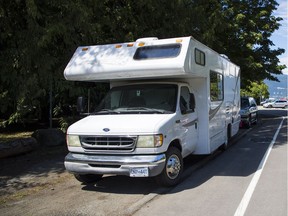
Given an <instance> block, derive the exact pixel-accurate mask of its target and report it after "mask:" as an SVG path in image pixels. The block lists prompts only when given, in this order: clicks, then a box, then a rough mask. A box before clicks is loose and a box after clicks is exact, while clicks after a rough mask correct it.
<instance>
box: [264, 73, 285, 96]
mask: <svg viewBox="0 0 288 216" xmlns="http://www.w3.org/2000/svg"><path fill="white" fill-rule="evenodd" d="M276 77H277V78H278V79H279V81H280V82H275V81H270V80H264V83H265V84H266V85H268V87H269V93H270V98H276V99H278V98H288V75H284V74H283V75H277V76H276Z"/></svg>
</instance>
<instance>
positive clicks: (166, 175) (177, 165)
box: [155, 146, 183, 187]
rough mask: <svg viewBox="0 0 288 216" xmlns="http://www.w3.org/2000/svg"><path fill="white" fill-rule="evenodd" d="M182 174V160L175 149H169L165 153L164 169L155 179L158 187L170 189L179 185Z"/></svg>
mask: <svg viewBox="0 0 288 216" xmlns="http://www.w3.org/2000/svg"><path fill="white" fill-rule="evenodd" d="M182 172H183V158H182V155H181V152H180V150H179V149H178V148H176V147H173V146H172V147H170V148H169V149H168V150H167V152H166V162H165V167H164V169H163V171H162V172H161V174H160V175H158V176H156V177H155V180H156V182H157V183H158V184H159V185H160V186H165V187H171V186H174V185H176V184H178V183H179V181H180V179H181V174H182Z"/></svg>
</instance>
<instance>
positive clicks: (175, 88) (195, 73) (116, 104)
mask: <svg viewBox="0 0 288 216" xmlns="http://www.w3.org/2000/svg"><path fill="white" fill-rule="evenodd" d="M64 76H65V78H66V79H67V80H71V81H89V82H91V81H95V82H109V83H110V86H111V89H110V91H109V92H108V93H107V95H106V97H105V98H104V99H103V101H102V102H101V104H100V105H99V107H98V108H97V109H96V110H95V112H94V113H92V114H91V115H89V116H87V117H85V118H83V119H82V120H80V121H78V122H76V123H74V124H73V125H71V126H70V127H69V128H68V130H67V145H68V150H69V152H70V153H69V154H68V155H67V156H66V158H65V167H66V169H67V170H68V171H69V172H71V173H74V175H75V177H76V178H77V179H78V180H79V181H81V182H86V183H87V182H89V181H94V180H97V179H100V178H101V177H102V176H103V175H104V174H116V175H127V176H131V177H152V176H155V177H156V180H157V182H159V183H160V184H162V185H166V186H171V185H175V184H177V183H178V182H179V179H180V176H181V173H182V171H183V158H184V157H186V156H188V155H190V154H210V153H212V152H213V151H215V150H217V149H218V148H219V147H224V148H225V147H227V145H228V140H229V138H230V137H232V136H234V135H235V134H236V133H237V132H238V129H239V123H240V115H239V109H240V72H239V67H238V66H236V65H235V64H233V63H232V62H231V61H229V59H228V58H227V57H225V56H222V55H219V54H218V53H216V52H215V51H213V50H211V49H210V48H208V47H207V46H205V45H203V44H201V43H200V42H198V41H197V40H195V39H194V38H193V37H180V38H170V39H157V38H142V39H138V40H137V41H136V42H132V43H119V44H109V45H97V46H85V47H79V48H78V49H77V50H76V52H75V54H74V55H73V57H72V59H71V60H70V62H69V63H68V65H67V67H66V69H65V71H64Z"/></svg>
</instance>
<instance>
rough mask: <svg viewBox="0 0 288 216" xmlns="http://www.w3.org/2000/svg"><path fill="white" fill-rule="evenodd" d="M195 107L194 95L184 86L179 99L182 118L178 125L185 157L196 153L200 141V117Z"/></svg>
mask: <svg viewBox="0 0 288 216" xmlns="http://www.w3.org/2000/svg"><path fill="white" fill-rule="evenodd" d="M195 106H196V104H195V97H194V94H193V93H192V92H191V91H190V89H189V88H188V86H182V87H181V90H180V99H179V108H180V113H181V114H180V116H181V117H180V119H179V120H177V121H176V123H178V124H179V127H180V131H181V138H182V147H183V155H184V156H185V155H188V154H190V153H192V152H193V151H194V149H195V147H196V144H197V140H198V137H197V134H198V133H197V130H198V116H197V113H196V109H195Z"/></svg>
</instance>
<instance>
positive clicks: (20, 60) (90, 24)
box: [0, 0, 285, 126]
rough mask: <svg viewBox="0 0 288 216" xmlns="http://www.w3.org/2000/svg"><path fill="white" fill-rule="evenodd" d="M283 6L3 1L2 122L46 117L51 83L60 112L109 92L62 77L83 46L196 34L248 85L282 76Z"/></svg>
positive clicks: (222, 1)
mask: <svg viewBox="0 0 288 216" xmlns="http://www.w3.org/2000/svg"><path fill="white" fill-rule="evenodd" d="M277 6H278V4H277V2H276V1H275V0H272V1H268V0H243V1H235V0H193V1H192V0H169V1H166V0H159V1H154V0H147V1H134V0H118V1H115V0H101V1H100V0H86V1H81V0H74V1H70V0H61V1H58V0H49V1H42V0H2V1H0V23H1V25H0V59H1V61H0V68H1V69H0V70H1V73H0V99H1V100H0V105H1V108H0V114H1V116H0V124H1V123H2V126H3V125H7V124H9V123H13V122H21V121H22V120H23V119H24V118H34V119H35V118H36V119H42V120H43V119H44V120H46V119H47V117H48V110H49V103H48V101H49V92H51V89H52V90H53V104H54V106H53V107H54V108H55V110H54V111H55V112H54V113H55V114H57V115H60V113H61V115H64V114H65V113H66V114H69V113H70V112H69V111H67V109H66V108H67V107H71V104H75V101H76V97H77V96H79V95H86V94H87V89H86V88H89V89H90V90H91V91H92V95H95V97H96V92H97V93H99V92H100V95H103V92H105V91H106V90H107V86H106V85H100V84H95V83H94V84H86V83H78V82H67V81H65V80H64V77H63V70H64V68H65V66H66V65H67V63H68V61H69V59H70V58H71V56H72V55H73V52H74V51H75V49H76V48H77V46H79V45H92V44H105V43H119V42H123V41H135V40H136V39H137V38H141V37H150V36H154V37H155V36H156V37H159V38H167V37H178V36H188V35H192V36H193V37H195V38H196V39H197V40H199V41H201V42H202V43H204V44H207V45H208V46H209V47H211V48H213V49H214V50H215V51H217V52H218V53H224V54H226V55H228V56H229V57H230V59H231V60H232V61H233V62H235V63H237V64H238V65H239V66H240V67H241V71H242V78H241V83H242V87H243V88H247V89H249V85H250V83H251V82H256V81H262V80H263V79H265V78H268V79H272V80H277V79H276V78H275V77H274V74H281V71H282V70H283V69H284V68H285V66H284V65H280V64H279V59H278V56H279V55H280V54H282V53H283V52H284V50H283V49H280V48H278V49H275V50H273V49H272V48H271V47H272V45H273V43H272V41H271V40H270V37H271V34H272V33H273V32H274V31H275V30H277V29H278V28H279V25H280V24H279V21H280V20H281V18H278V17H274V16H273V15H272V12H273V11H274V10H275V9H276V7H277ZM51 86H52V87H51ZM93 91H94V92H93ZM97 100H100V98H99V97H98V98H97Z"/></svg>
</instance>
